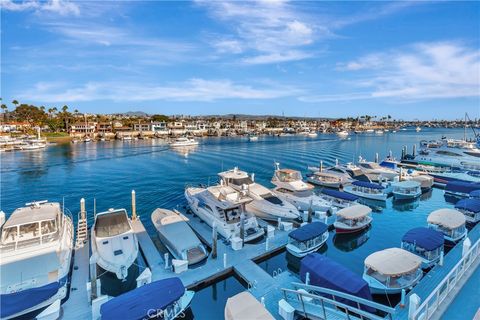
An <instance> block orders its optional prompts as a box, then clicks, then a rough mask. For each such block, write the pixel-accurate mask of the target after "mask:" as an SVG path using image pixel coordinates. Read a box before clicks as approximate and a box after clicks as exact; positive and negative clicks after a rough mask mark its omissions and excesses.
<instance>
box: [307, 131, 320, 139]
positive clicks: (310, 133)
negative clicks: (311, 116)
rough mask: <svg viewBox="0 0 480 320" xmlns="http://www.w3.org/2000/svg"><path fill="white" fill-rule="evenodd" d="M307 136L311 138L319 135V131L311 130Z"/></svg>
mask: <svg viewBox="0 0 480 320" xmlns="http://www.w3.org/2000/svg"><path fill="white" fill-rule="evenodd" d="M307 136H308V137H310V138H316V137H317V136H318V133H316V132H315V131H311V132H309V133H308V134H307Z"/></svg>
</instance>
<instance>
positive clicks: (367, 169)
mask: <svg viewBox="0 0 480 320" xmlns="http://www.w3.org/2000/svg"><path fill="white" fill-rule="evenodd" d="M358 167H359V168H360V169H361V170H362V171H363V173H365V175H367V176H368V177H369V178H370V180H371V181H374V182H377V181H385V180H387V181H395V180H397V181H398V177H399V173H398V172H397V171H395V170H393V169H389V168H386V167H383V166H381V165H379V164H378V163H376V162H373V161H367V160H365V159H363V158H362V157H359V161H358Z"/></svg>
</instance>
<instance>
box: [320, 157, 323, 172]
mask: <svg viewBox="0 0 480 320" xmlns="http://www.w3.org/2000/svg"><path fill="white" fill-rule="evenodd" d="M320 172H323V160H320Z"/></svg>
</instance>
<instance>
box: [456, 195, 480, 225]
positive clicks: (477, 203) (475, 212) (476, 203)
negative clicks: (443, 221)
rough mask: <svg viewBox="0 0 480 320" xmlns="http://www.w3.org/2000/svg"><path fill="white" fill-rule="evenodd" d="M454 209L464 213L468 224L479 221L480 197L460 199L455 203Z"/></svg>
mask: <svg viewBox="0 0 480 320" xmlns="http://www.w3.org/2000/svg"><path fill="white" fill-rule="evenodd" d="M455 209H457V210H458V211H460V212H461V213H463V214H464V215H465V219H466V220H467V224H469V225H470V226H473V225H475V224H477V223H478V222H480V199H475V198H471V199H461V200H460V201H458V202H457V203H456V204H455Z"/></svg>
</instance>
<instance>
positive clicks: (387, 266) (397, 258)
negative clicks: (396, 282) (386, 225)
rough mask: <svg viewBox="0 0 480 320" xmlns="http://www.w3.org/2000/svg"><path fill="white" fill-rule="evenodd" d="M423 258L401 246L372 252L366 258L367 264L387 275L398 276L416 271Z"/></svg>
mask: <svg viewBox="0 0 480 320" xmlns="http://www.w3.org/2000/svg"><path fill="white" fill-rule="evenodd" d="M421 264H422V259H420V257H418V256H416V255H415V254H413V253H411V252H408V251H407V250H403V249H400V248H390V249H385V250H382V251H377V252H375V253H372V254H371V255H369V256H368V257H367V258H366V259H365V266H366V267H367V268H370V269H372V270H375V271H377V272H378V273H381V274H383V275H386V276H390V277H398V276H402V275H405V274H409V273H412V272H415V271H416V270H417V269H418V268H419V267H420V265H421Z"/></svg>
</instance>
